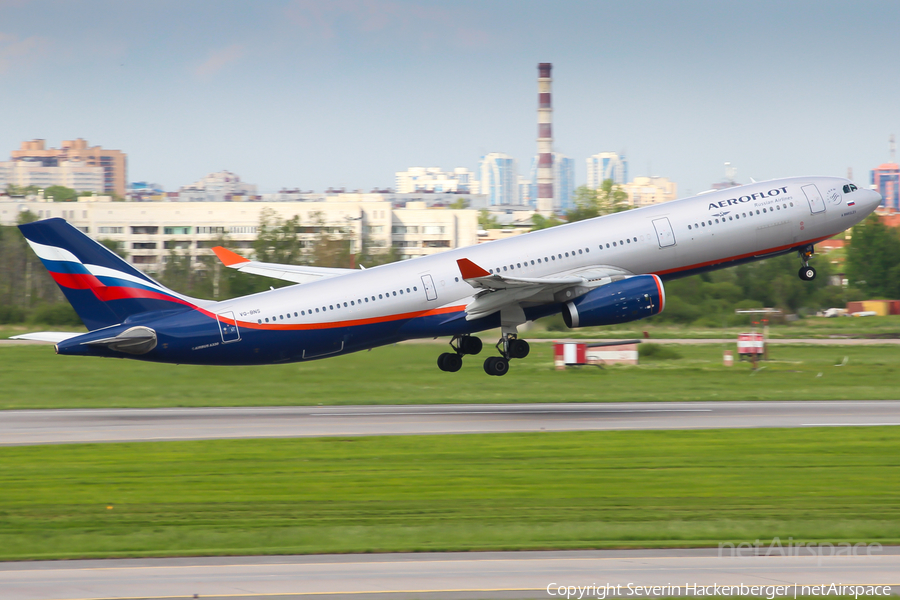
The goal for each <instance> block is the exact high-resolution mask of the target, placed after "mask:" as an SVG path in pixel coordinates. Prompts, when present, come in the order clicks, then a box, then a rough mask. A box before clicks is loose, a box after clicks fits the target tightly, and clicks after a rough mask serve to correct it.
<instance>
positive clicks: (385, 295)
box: [256, 286, 419, 323]
mask: <svg viewBox="0 0 900 600" xmlns="http://www.w3.org/2000/svg"><path fill="white" fill-rule="evenodd" d="M403 290H404V288H400V289H399V290H394V291H392V292H385V293H383V294H378V296H377V298H376V297H375V296H371V298H372V302H377V301H378V300H385V299H387V298H390V297H392V296H397V295H398V293H399V295H400V296H402V295H403V294H404V291H403ZM418 291H419V288H418V286H413V287H412V290H410V288H406V292H405V293H406V294H411V293H413V292H418ZM369 298H370V296H364V297H362V298H357V299H356V300H350V302H349V303H348V302H344V303H343V305H342V304H341V303H340V302H338V303H337V304H329V305H327V306H323V307H322V308H321V310H320V309H318V308H310V309H305V310H301V311H299V314H298V311H294V316H295V317H305V316H306V315H307V314H309V315H312V314H314V313H318V312H323V313H324V312H328V311H329V310H340V309H341V308H342V307H343V308H349V307H351V306H356V305H362V304H367V303H368V302H369ZM285 316H287V318H288V319H290V318H291V313H290V312H287V313H284V314H283V315H278V316H273V317H272V318H271V322H273V323H277V322H278V321H284V319H285ZM264 321H265V322H266V323H268V322H270V319H269V317H266V318H265V319H257V321H256V322H257V323H263V322H264Z"/></svg>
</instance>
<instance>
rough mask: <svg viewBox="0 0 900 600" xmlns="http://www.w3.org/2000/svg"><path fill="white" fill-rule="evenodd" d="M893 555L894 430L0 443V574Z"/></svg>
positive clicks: (897, 505)
mask: <svg viewBox="0 0 900 600" xmlns="http://www.w3.org/2000/svg"><path fill="white" fill-rule="evenodd" d="M773 536H779V537H781V539H782V540H786V539H787V538H788V537H793V538H794V540H795V541H808V542H812V541H819V542H822V541H830V542H833V543H837V542H840V541H852V542H860V541H862V542H874V541H878V542H880V543H882V544H888V543H891V544H893V543H898V542H900V428H892V427H870V428H841V429H803V430H797V429H749V430H711V431H656V432H646V431H629V432H578V433H533V434H501V435H466V436H408V437H370V438H320V439H289V440H238V441H234V440H227V441H226V440H221V441H201V442H167V443H134V444H90V445H57V446H30V447H4V448H0V559H4V560H14V559H38V558H76V557H101V556H159V555H217V554H278V553H323V552H374V551H432V550H434V551H437V550H499V549H539V548H546V549H550V548H609V547H634V546H641V547H666V546H709V545H712V546H715V545H717V544H718V543H719V542H728V541H730V542H741V541H751V542H752V541H754V540H756V539H757V538H760V539H763V540H767V539H771V538H772V537H773Z"/></svg>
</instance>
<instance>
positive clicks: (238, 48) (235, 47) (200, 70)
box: [194, 44, 246, 79]
mask: <svg viewBox="0 0 900 600" xmlns="http://www.w3.org/2000/svg"><path fill="white" fill-rule="evenodd" d="M245 53H246V46H244V45H243V44H232V45H230V46H226V47H225V48H220V49H218V50H214V51H213V52H211V53H210V55H209V57H208V58H207V59H206V60H205V61H203V62H202V63H200V64H199V65H197V66H196V67H194V75H196V76H197V77H198V78H200V79H211V78H213V77H214V76H215V75H216V74H218V73H219V71H221V70H222V69H224V68H225V67H227V66H228V65H230V64H233V63H235V62H237V61H238V60H240V59H241V58H243V57H244V54H245Z"/></svg>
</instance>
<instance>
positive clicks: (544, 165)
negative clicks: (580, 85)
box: [537, 63, 553, 217]
mask: <svg viewBox="0 0 900 600" xmlns="http://www.w3.org/2000/svg"><path fill="white" fill-rule="evenodd" d="M551 69H553V65H552V64H550V63H538V140H537V143H538V170H537V188H538V189H537V210H538V213H540V214H541V215H544V216H547V217H549V216H550V215H552V214H553V105H552V104H551V102H550V88H551V84H552V82H553V80H552V79H551V78H550V71H551Z"/></svg>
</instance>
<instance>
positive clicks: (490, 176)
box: [478, 152, 519, 206]
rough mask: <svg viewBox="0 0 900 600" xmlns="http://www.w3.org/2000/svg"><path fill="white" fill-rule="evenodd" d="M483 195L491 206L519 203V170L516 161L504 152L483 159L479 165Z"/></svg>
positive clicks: (488, 155)
mask: <svg viewBox="0 0 900 600" xmlns="http://www.w3.org/2000/svg"><path fill="white" fill-rule="evenodd" d="M478 173H479V175H480V176H481V193H482V194H484V195H486V196H487V201H488V205H489V206H500V205H506V204H518V203H519V168H518V165H517V164H516V159H514V158H513V157H511V156H509V155H507V154H503V153H502V152H491V153H490V154H487V155H485V156H482V157H481V161H480V163H479V165H478Z"/></svg>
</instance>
